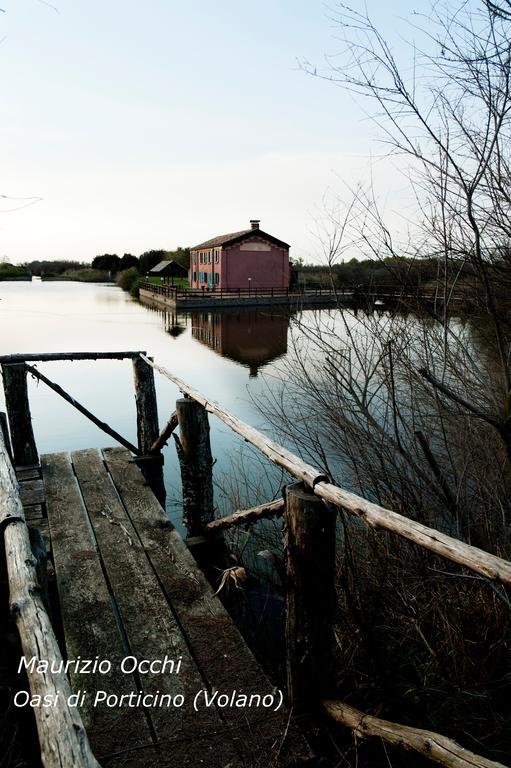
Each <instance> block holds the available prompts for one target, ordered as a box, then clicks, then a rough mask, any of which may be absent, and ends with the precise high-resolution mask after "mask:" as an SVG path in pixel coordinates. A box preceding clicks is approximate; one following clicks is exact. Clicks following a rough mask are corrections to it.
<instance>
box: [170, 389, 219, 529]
mask: <svg viewBox="0 0 511 768" xmlns="http://www.w3.org/2000/svg"><path fill="white" fill-rule="evenodd" d="M176 412H177V418H178V421H179V438H176V436H175V435H174V437H175V439H176V449H177V454H178V457H179V464H180V467H181V481H182V484H183V517H184V522H185V525H186V528H187V531H188V535H189V536H197V535H200V534H201V533H203V531H204V526H205V525H206V524H207V523H209V522H211V520H212V519H213V517H214V508H213V457H212V455H211V444H210V441H209V422H208V414H207V412H206V409H205V408H204V407H203V406H202V405H201V404H200V403H198V402H196V401H195V400H190V398H187V397H183V398H180V399H179V400H178V401H177V402H176Z"/></svg>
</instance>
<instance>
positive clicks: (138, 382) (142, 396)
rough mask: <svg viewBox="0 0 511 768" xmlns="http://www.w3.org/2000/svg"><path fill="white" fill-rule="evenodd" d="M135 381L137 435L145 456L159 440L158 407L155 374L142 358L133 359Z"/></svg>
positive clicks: (141, 450) (140, 449)
mask: <svg viewBox="0 0 511 768" xmlns="http://www.w3.org/2000/svg"><path fill="white" fill-rule="evenodd" d="M133 379H134V382H135V400H136V405H137V435H138V447H139V452H140V453H141V454H142V455H145V454H147V453H149V452H150V450H151V446H152V445H153V443H154V441H155V440H156V439H157V438H158V435H159V432H160V430H159V427H158V406H157V403H156V389H155V386H154V372H153V369H152V368H151V366H150V365H148V364H147V363H146V362H145V361H144V360H143V359H142V358H141V357H134V358H133Z"/></svg>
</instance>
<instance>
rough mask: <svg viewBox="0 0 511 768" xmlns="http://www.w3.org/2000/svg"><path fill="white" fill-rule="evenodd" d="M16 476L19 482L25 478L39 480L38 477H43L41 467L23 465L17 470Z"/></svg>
mask: <svg viewBox="0 0 511 768" xmlns="http://www.w3.org/2000/svg"><path fill="white" fill-rule="evenodd" d="M16 477H17V478H18V482H19V483H22V482H24V481H25V480H37V478H38V477H41V467H39V466H35V467H22V468H20V469H17V470H16Z"/></svg>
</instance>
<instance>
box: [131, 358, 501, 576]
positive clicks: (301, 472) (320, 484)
mask: <svg viewBox="0 0 511 768" xmlns="http://www.w3.org/2000/svg"><path fill="white" fill-rule="evenodd" d="M141 358H142V359H143V360H144V361H145V362H146V363H147V364H148V365H150V366H151V367H152V368H154V370H156V371H158V372H159V373H161V374H162V375H163V376H165V378H167V379H169V380H170V381H172V382H173V383H174V384H175V385H176V386H177V387H178V388H179V389H180V390H181V392H183V394H185V395H187V396H188V397H190V398H192V400H195V401H196V402H198V403H200V404H201V405H202V406H204V408H206V410H207V411H208V412H209V413H212V414H214V415H215V416H217V418H219V419H220V420H221V421H223V422H224V424H227V426H228V427H230V429H231V430H232V431H233V432H236V433H237V434H239V435H241V437H243V438H244V439H245V440H246V441H247V442H248V443H250V444H251V445H253V446H254V447H256V448H257V449H258V450H259V451H260V452H261V453H263V454H264V455H265V456H266V457H267V458H268V459H269V460H270V461H271V462H272V463H274V464H276V465H277V466H279V467H282V468H283V469H285V470H286V471H287V472H289V474H291V475H292V476H293V477H295V478H297V479H298V480H301V481H302V482H304V483H305V484H306V485H307V486H308V487H309V488H310V489H312V491H313V492H314V493H315V494H316V496H319V497H320V498H321V499H323V500H324V501H326V502H328V503H330V504H333V505H334V506H336V507H341V508H342V509H344V510H346V511H347V512H349V513H350V514H352V515H354V516H356V517H358V518H360V519H361V520H363V521H364V523H366V525H368V526H370V527H371V528H376V529H382V530H386V531H389V532H390V533H394V534H397V535H398V536H401V537H402V538H405V539H408V540H409V541H413V542H414V543H415V544H418V545H419V546H420V547H422V548H424V549H427V550H429V551H431V552H434V553H435V554H437V555H440V556H442V557H445V558H447V559H448V560H451V561H453V562H455V563H458V564H459V565H462V566H464V567H466V568H469V569H470V570H472V571H475V572H476V573H479V574H480V575H482V576H485V577H486V578H489V579H493V580H495V581H500V582H502V583H503V584H511V562H509V561H508V560H504V559H503V558H501V557H498V556H497V555H492V554H491V553H489V552H486V551H485V550H482V549H479V548H478V547H474V546H473V545H472V544H467V543H466V542H464V541H461V540H460V539H456V538H454V537H452V536H448V535H447V534H445V533H442V532H441V531H438V530H437V529H436V528H430V527H429V526H426V525H423V524H422V523H419V522H417V521H416V520H412V519H411V518H408V517H405V516H404V515H400V514H399V513H397V512H394V511H393V510H390V509H386V508H385V507H382V506H380V505H379V504H375V503H373V502H371V501H367V500H366V499H364V498H363V497H361V496H357V495H356V494H354V493H351V492H350V491H346V490H344V489H343V488H340V487H339V486H337V485H334V484H333V483H331V482H330V479H329V478H328V477H326V476H325V474H324V473H323V472H322V471H321V470H318V469H317V468H315V467H313V466H311V465H310V464H307V463H306V462H304V461H303V460H302V459H300V458H299V457H298V456H296V455H295V454H293V453H292V452H291V451H289V450H288V449H287V448H284V447H283V446H281V445H279V444H278V443H276V442H275V441H273V440H271V439H270V438H268V437H267V436H266V435H264V434H263V433H262V432H260V431H259V430H257V429H255V428H254V427H251V426H250V425H249V424H246V423H245V422H244V421H241V419H238V418H237V417H236V416H234V415H233V414H231V413H229V411H227V410H226V409H225V408H222V406H220V405H219V404H218V403H216V402H215V401H213V400H210V399H209V398H207V397H205V395H203V394H202V393H200V392H198V391H197V390H195V389H194V388H193V387H190V386H189V385H188V384H186V382H184V381H183V380H182V379H180V378H178V377H177V376H175V375H174V374H173V373H171V372H170V371H168V370H167V369H166V368H164V367H163V366H160V365H157V364H156V363H155V362H154V361H153V360H151V359H150V358H148V357H147V356H146V355H143V354H142V355H141Z"/></svg>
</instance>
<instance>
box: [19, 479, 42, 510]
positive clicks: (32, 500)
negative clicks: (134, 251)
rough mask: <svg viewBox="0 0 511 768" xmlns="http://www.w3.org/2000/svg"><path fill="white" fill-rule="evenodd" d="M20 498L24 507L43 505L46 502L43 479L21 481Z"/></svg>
mask: <svg viewBox="0 0 511 768" xmlns="http://www.w3.org/2000/svg"><path fill="white" fill-rule="evenodd" d="M20 498H21V503H22V504H23V506H24V507H25V506H27V507H28V506H31V505H33V504H42V503H43V502H44V498H45V497H44V486H43V481H42V479H41V478H38V479H37V480H21V481H20Z"/></svg>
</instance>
